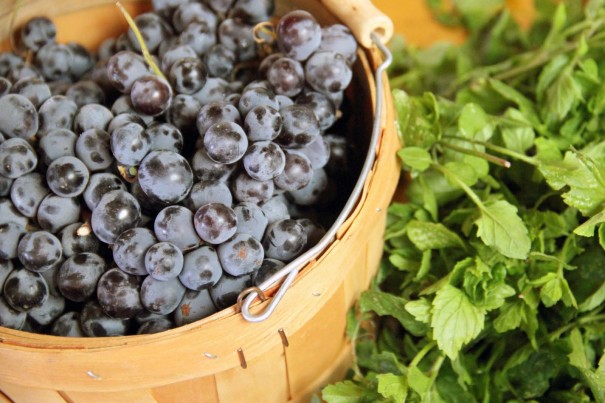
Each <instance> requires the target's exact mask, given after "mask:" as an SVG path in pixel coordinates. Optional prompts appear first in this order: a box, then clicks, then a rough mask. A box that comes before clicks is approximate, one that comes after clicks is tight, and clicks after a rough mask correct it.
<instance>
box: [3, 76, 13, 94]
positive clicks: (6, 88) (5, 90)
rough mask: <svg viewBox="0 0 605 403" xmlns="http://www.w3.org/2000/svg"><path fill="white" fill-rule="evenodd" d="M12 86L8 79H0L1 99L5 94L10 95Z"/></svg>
mask: <svg viewBox="0 0 605 403" xmlns="http://www.w3.org/2000/svg"><path fill="white" fill-rule="evenodd" d="M12 86H13V85H12V84H11V82H10V81H8V79H6V78H4V77H0V97H3V96H5V95H6V94H8V93H10V90H11V87H12Z"/></svg>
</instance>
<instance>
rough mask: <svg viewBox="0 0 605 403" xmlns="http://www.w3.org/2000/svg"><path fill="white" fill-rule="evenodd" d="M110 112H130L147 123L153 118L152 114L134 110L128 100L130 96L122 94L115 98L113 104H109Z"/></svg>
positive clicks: (117, 113)
mask: <svg viewBox="0 0 605 403" xmlns="http://www.w3.org/2000/svg"><path fill="white" fill-rule="evenodd" d="M111 112H112V113H113V114H114V115H119V114H121V113H132V114H135V115H137V116H138V117H140V118H141V119H142V120H143V122H144V123H145V124H147V125H150V124H151V123H152V122H153V121H154V120H153V116H149V115H143V114H141V113H139V112H137V111H135V110H134V108H133V107H132V102H131V101H130V97H129V96H127V95H122V96H120V97H119V98H118V99H116V100H115V102H114V103H113V105H112V106H111Z"/></svg>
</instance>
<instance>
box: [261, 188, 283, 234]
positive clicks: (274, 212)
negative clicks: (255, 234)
mask: <svg viewBox="0 0 605 403" xmlns="http://www.w3.org/2000/svg"><path fill="white" fill-rule="evenodd" d="M260 208H261V210H262V211H263V214H264V215H265V217H266V218H267V224H273V223H274V222H276V221H280V220H285V219H287V218H290V213H289V212H288V205H287V204H286V202H285V201H284V199H283V197H281V196H275V197H272V198H271V199H269V200H267V201H266V202H264V203H262V204H261V205H260ZM259 239H261V238H259Z"/></svg>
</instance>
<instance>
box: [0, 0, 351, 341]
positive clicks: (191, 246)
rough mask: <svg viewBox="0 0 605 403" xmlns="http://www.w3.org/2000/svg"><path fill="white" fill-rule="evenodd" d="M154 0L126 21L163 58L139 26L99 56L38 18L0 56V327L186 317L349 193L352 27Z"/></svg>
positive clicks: (279, 251) (265, 263) (285, 255)
mask: <svg viewBox="0 0 605 403" xmlns="http://www.w3.org/2000/svg"><path fill="white" fill-rule="evenodd" d="M152 4H153V6H154V9H153V10H152V11H150V12H146V13H144V14H141V15H138V16H136V17H135V19H134V21H135V23H136V25H137V27H138V30H139V31H140V34H141V36H142V38H143V39H144V42H145V45H146V47H147V48H148V50H149V51H150V52H151V54H152V60H153V62H150V60H149V59H146V58H145V57H144V56H143V52H142V46H141V44H140V43H139V42H138V40H137V36H136V35H135V31H133V29H132V28H131V29H129V30H128V31H126V32H124V33H123V34H121V35H120V36H118V37H117V38H109V39H107V40H106V41H104V42H103V43H102V44H101V46H100V47H99V49H98V51H97V52H96V53H93V52H91V51H89V50H87V49H86V48H84V47H83V46H81V45H79V44H76V43H67V44H62V43H57V41H56V35H57V29H56V27H55V24H54V23H53V21H52V20H50V19H48V18H45V17H36V18H32V19H31V20H29V21H28V22H27V23H25V24H24V25H23V26H22V27H21V28H20V30H19V32H18V34H17V35H15V38H17V45H18V46H17V49H16V50H15V51H14V52H4V53H0V326H5V327H10V328H14V329H24V330H29V331H36V332H43V333H50V334H54V335H59V336H70V337H82V336H93V337H100V336H114V335H126V334H147V333H156V332H160V331H164V330H167V329H170V328H173V327H175V326H181V325H185V324H188V323H191V322H194V321H196V320H199V319H202V318H204V317H206V316H209V315H211V314H213V313H214V312H216V311H217V310H220V309H224V308H226V307H229V306H231V305H233V304H234V303H235V300H236V299H237V296H238V294H239V293H240V292H241V291H242V290H243V289H245V288H247V287H249V286H252V285H260V284H261V283H263V282H264V281H266V280H267V279H268V278H270V277H271V276H272V275H273V274H275V273H276V272H277V271H279V269H281V268H282V267H284V266H285V265H286V264H287V263H288V262H290V261H292V260H293V259H295V258H296V257H298V256H300V255H301V254H302V253H303V252H305V251H306V250H308V249H309V248H311V247H312V246H313V245H315V244H316V243H317V242H318V241H319V240H320V239H321V238H322V236H323V235H324V234H325V231H324V227H325V226H326V225H330V224H331V220H332V219H333V216H328V215H327V213H326V212H327V211H328V210H330V208H332V209H333V210H335V211H336V212H337V211H338V210H339V209H340V208H341V207H342V204H340V205H339V204H338V203H341V201H342V200H343V198H342V197H341V198H340V199H339V198H338V197H336V198H335V197H334V194H335V193H347V192H348V191H349V190H350V188H346V186H345V185H346V183H350V182H351V181H350V180H348V181H347V180H345V178H347V177H350V176H351V175H352V174H351V172H352V171H351V161H352V160H353V158H350V157H349V156H347V154H348V152H349V148H350V144H349V143H347V139H346V136H344V135H343V134H342V131H343V130H344V129H346V124H344V125H339V123H340V122H342V121H343V119H340V118H341V116H343V114H345V115H346V113H347V111H346V107H345V106H343V105H342V103H343V99H345V97H344V96H343V92H344V91H345V90H346V89H347V87H348V86H349V83H350V82H351V79H352V63H354V62H355V60H356V57H357V55H356V52H357V44H356V41H355V39H354V37H353V36H352V34H351V32H350V31H349V29H348V28H347V27H345V26H343V25H339V24H335V25H331V26H328V27H323V28H322V27H320V25H319V24H318V23H317V21H316V20H315V18H314V17H313V16H312V15H311V14H309V13H308V12H306V11H302V10H297V11H292V12H290V13H288V14H286V15H284V16H282V17H281V19H279V22H278V23H277V24H276V25H275V27H274V30H273V32H272V33H271V32H269V31H267V30H266V29H264V30H257V29H255V27H256V26H257V24H263V27H266V26H267V25H268V24H269V21H270V19H271V18H272V15H273V13H274V8H275V7H274V2H273V0H258V1H250V0H235V1H234V0H229V1H223V0H202V1H193V0H191V1H187V0H185V1H173V0H154V1H152ZM337 126H340V127H338V128H337ZM336 132H341V134H336ZM335 188H338V191H335V190H334V189H335ZM335 200H336V201H335ZM339 200H340V201H339ZM334 206H336V207H334Z"/></svg>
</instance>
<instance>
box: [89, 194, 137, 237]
mask: <svg viewBox="0 0 605 403" xmlns="http://www.w3.org/2000/svg"><path fill="white" fill-rule="evenodd" d="M140 219H141V207H140V206H139V202H138V201H137V200H136V199H135V198H134V196H132V195H131V194H130V193H128V192H126V191H124V190H112V191H111V192H108V193H106V194H105V195H104V196H103V197H102V198H101V200H99V203H98V204H97V206H96V207H95V209H94V210H93V212H92V218H91V222H90V223H91V226H92V230H93V232H94V233H95V235H96V236H97V238H99V240H101V241H103V242H105V243H108V244H112V243H114V242H115V240H116V238H117V237H118V236H119V235H120V234H121V233H122V232H124V231H126V230H127V229H130V228H133V227H136V226H137V224H138V223H139V221H140Z"/></svg>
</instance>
